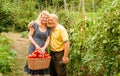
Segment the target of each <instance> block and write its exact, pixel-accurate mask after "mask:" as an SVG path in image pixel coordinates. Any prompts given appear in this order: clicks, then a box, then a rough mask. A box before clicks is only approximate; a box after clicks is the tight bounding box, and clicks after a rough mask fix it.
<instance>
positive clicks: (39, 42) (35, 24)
mask: <svg viewBox="0 0 120 76" xmlns="http://www.w3.org/2000/svg"><path fill="white" fill-rule="evenodd" d="M48 18H49V13H48V12H47V11H42V12H41V13H40V15H39V16H38V18H37V19H36V20H35V21H32V22H30V23H29V24H28V28H29V30H30V31H29V40H30V41H31V44H30V47H29V52H28V54H31V53H32V52H34V50H35V49H39V50H40V51H41V52H43V53H44V52H47V49H46V48H47V46H48V45H49V42H50V29H49V28H47V22H48ZM24 70H25V72H27V74H28V75H30V76H34V75H38V74H39V75H40V76H43V75H44V70H31V69H29V68H28V64H27V63H26V65H25V67H24Z"/></svg>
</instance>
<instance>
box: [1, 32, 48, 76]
mask: <svg viewBox="0 0 120 76" xmlns="http://www.w3.org/2000/svg"><path fill="white" fill-rule="evenodd" d="M2 35H4V36H6V37H8V38H9V39H10V40H12V41H13V44H12V47H11V48H12V49H13V50H14V51H16V52H17V55H16V56H15V63H14V64H15V66H14V69H13V71H12V72H11V73H8V74H7V75H5V76H27V74H26V73H25V72H24V65H25V63H26V56H27V53H28V47H29V40H28V39H27V38H23V37H22V33H13V32H8V33H2ZM45 76H49V75H45Z"/></svg>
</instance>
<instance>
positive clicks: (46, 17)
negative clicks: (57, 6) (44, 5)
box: [41, 14, 48, 24]
mask: <svg viewBox="0 0 120 76" xmlns="http://www.w3.org/2000/svg"><path fill="white" fill-rule="evenodd" d="M47 22H48V16H47V15H46V14H42V15H41V23H42V24H47Z"/></svg>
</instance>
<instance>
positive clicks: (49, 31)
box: [47, 27, 51, 36]
mask: <svg viewBox="0 0 120 76" xmlns="http://www.w3.org/2000/svg"><path fill="white" fill-rule="evenodd" d="M47 30H48V36H50V34H51V28H49V27H48V28H47Z"/></svg>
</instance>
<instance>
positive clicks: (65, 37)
mask: <svg viewBox="0 0 120 76" xmlns="http://www.w3.org/2000/svg"><path fill="white" fill-rule="evenodd" d="M61 34H62V40H63V41H64V42H65V41H68V40H69V36H68V33H67V30H66V29H65V28H63V29H62V30H61Z"/></svg>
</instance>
